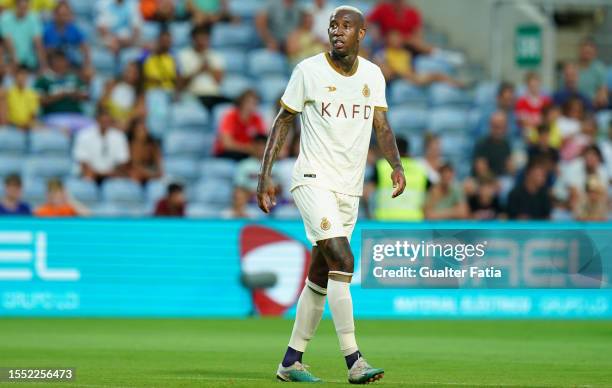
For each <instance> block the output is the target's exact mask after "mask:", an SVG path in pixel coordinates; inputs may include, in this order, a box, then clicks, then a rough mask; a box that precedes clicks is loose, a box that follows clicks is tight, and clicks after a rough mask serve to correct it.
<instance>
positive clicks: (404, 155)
mask: <svg viewBox="0 0 612 388" xmlns="http://www.w3.org/2000/svg"><path fill="white" fill-rule="evenodd" d="M396 141H397V149H398V150H399V153H400V158H401V162H402V166H403V167H404V173H405V175H406V189H405V190H404V194H402V195H401V196H399V197H397V198H391V196H392V194H393V190H394V188H393V182H392V181H391V173H392V172H393V169H392V168H391V166H390V165H389V162H387V160H386V159H379V160H378V161H377V162H376V168H375V169H374V175H373V177H372V181H371V182H370V183H369V184H368V186H373V188H375V193H376V200H375V202H374V203H375V205H376V209H375V211H374V216H375V218H376V219H377V220H382V221H421V220H422V219H423V206H424V204H425V192H426V190H427V175H426V171H425V169H424V168H423V165H422V164H421V163H419V162H418V161H416V160H414V159H413V158H411V157H410V154H409V149H410V145H409V143H408V141H407V140H406V139H403V138H401V137H398V138H397V140H396Z"/></svg>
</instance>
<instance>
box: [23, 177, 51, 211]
mask: <svg viewBox="0 0 612 388" xmlns="http://www.w3.org/2000/svg"><path fill="white" fill-rule="evenodd" d="M46 196H47V184H46V182H45V181H44V180H42V179H28V178H26V179H24V181H23V199H24V200H25V201H26V202H27V203H29V204H30V206H36V205H40V204H42V203H44V202H45V198H46Z"/></svg>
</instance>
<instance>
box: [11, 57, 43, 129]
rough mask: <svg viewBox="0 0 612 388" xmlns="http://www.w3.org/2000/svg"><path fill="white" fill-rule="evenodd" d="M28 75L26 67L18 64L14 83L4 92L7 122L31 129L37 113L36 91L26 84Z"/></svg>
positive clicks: (37, 100)
mask: <svg viewBox="0 0 612 388" xmlns="http://www.w3.org/2000/svg"><path fill="white" fill-rule="evenodd" d="M28 77H29V72H28V68H27V67H25V66H19V67H18V68H17V72H16V73H15V84H14V85H13V86H12V87H11V88H10V89H9V90H8V91H7V93H6V102H7V108H8V109H7V112H8V122H9V124H10V125H13V126H15V127H17V128H20V129H32V128H33V127H34V125H35V124H36V116H37V115H38V108H39V99H38V93H36V91H35V90H34V89H32V88H31V87H29V86H28Z"/></svg>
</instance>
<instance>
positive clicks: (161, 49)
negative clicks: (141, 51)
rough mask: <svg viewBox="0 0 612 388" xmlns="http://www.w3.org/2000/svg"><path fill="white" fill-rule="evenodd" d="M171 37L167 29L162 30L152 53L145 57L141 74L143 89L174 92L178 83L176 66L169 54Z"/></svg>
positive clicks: (174, 60)
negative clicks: (143, 83)
mask: <svg viewBox="0 0 612 388" xmlns="http://www.w3.org/2000/svg"><path fill="white" fill-rule="evenodd" d="M171 49H172V35H170V31H168V30H167V29H162V30H161V32H160V33H159V36H158V38H157V43H156V45H155V49H154V51H153V52H150V53H148V54H147V55H146V56H145V59H144V62H143V65H142V69H143V70H142V73H143V77H144V82H145V89H147V90H148V89H152V88H158V89H164V90H168V91H174V90H175V89H176V83H177V81H178V77H179V74H178V64H177V62H176V59H175V58H174V56H173V55H172V53H171V51H170V50H171Z"/></svg>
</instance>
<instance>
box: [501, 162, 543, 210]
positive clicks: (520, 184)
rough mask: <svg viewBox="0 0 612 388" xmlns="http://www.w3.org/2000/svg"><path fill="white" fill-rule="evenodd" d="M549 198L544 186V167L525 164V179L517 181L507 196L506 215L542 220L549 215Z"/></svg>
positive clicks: (535, 164) (538, 164) (537, 164)
mask: <svg viewBox="0 0 612 388" xmlns="http://www.w3.org/2000/svg"><path fill="white" fill-rule="evenodd" d="M551 205H552V202H551V198H550V195H549V194H548V189H547V188H546V167H545V166H544V165H542V164H541V163H532V164H531V165H528V166H527V171H526V172H525V179H523V180H522V181H517V183H516V185H515V186H514V188H513V189H512V191H510V194H509V196H508V209H507V211H508V217H509V218H510V219H513V220H514V219H519V220H544V219H548V218H549V217H550V213H551Z"/></svg>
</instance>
